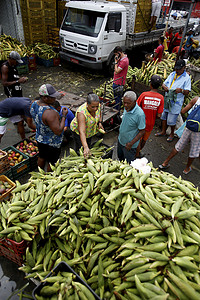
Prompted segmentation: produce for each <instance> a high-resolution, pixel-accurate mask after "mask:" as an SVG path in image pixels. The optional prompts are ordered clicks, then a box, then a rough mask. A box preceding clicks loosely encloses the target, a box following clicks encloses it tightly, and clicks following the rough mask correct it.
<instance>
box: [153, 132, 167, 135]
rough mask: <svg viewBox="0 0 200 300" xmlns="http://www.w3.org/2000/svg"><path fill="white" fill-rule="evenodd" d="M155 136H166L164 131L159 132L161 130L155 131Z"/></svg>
mask: <svg viewBox="0 0 200 300" xmlns="http://www.w3.org/2000/svg"><path fill="white" fill-rule="evenodd" d="M155 136H166V133H164V134H163V133H161V132H157V133H155Z"/></svg>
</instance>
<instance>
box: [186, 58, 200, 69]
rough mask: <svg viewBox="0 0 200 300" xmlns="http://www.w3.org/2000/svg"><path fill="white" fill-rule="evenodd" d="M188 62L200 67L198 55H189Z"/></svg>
mask: <svg viewBox="0 0 200 300" xmlns="http://www.w3.org/2000/svg"><path fill="white" fill-rule="evenodd" d="M189 62H190V63H191V64H192V65H193V66H195V67H198V68H199V67H200V57H199V58H198V59H195V58H194V57H191V58H190V60H189Z"/></svg>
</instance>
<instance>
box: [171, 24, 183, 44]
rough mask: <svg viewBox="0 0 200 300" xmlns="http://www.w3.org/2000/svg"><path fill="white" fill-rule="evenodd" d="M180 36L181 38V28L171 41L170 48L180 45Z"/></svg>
mask: <svg viewBox="0 0 200 300" xmlns="http://www.w3.org/2000/svg"><path fill="white" fill-rule="evenodd" d="M182 36H183V27H181V28H180V29H179V32H177V33H176V34H175V35H174V37H173V39H172V48H174V47H176V46H180V43H181V39H182Z"/></svg>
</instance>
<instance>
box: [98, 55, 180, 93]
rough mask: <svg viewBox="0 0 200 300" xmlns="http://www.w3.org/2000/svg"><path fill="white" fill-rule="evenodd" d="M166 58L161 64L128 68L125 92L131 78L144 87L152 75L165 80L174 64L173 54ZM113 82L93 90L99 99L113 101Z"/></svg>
mask: <svg viewBox="0 0 200 300" xmlns="http://www.w3.org/2000/svg"><path fill="white" fill-rule="evenodd" d="M166 56H167V57H166V58H165V59H163V60H162V61H161V62H159V63H158V62H157V61H153V60H152V61H149V62H148V63H147V64H145V63H143V64H142V68H141V69H138V68H136V67H135V68H132V67H131V66H129V67H128V72H127V76H126V85H125V88H124V89H125V90H126V89H128V88H130V87H131V83H132V80H133V76H135V78H136V81H138V82H142V83H144V84H146V85H149V80H150V78H151V76H152V75H154V74H158V75H159V76H160V77H161V78H162V79H163V80H164V79H166V78H167V76H168V75H169V74H170V73H171V72H172V71H173V69H174V64H175V54H174V53H172V54H167V53H166ZM112 84H113V80H112V79H110V81H108V82H104V83H103V84H101V85H100V87H99V88H97V89H95V90H94V93H96V94H97V95H98V96H99V97H105V98H106V99H114V95H113V88H112Z"/></svg>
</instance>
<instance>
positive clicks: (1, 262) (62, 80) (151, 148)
mask: <svg viewBox="0 0 200 300" xmlns="http://www.w3.org/2000/svg"><path fill="white" fill-rule="evenodd" d="M28 78H29V80H28V82H27V83H26V84H24V85H23V91H24V96H28V97H30V98H31V99H33V98H34V97H36V96H38V89H39V87H40V85H41V84H43V83H51V84H53V85H54V86H55V88H57V89H58V90H62V91H68V92H71V93H74V94H76V95H79V96H83V97H85V96H86V95H87V93H88V92H90V91H92V90H93V89H94V88H96V87H98V86H99V85H100V84H101V83H103V82H104V81H105V80H108V79H109V78H106V77H104V75H103V73H98V74H97V73H95V72H93V73H91V72H90V71H88V70H84V69H77V67H76V66H74V65H73V66H69V65H67V64H64V65H62V66H59V67H52V68H48V69H47V68H44V67H38V70H37V71H34V72H32V73H30V74H28ZM4 98H5V97H4V94H3V88H2V86H0V100H3V99H4ZM159 126H160V122H159V121H158V122H157V124H156V127H155V129H154V130H153V132H152V135H151V136H150V138H149V140H148V142H147V144H146V146H145V148H144V153H145V156H146V157H147V159H148V160H149V161H152V162H153V164H154V166H155V167H158V165H159V164H160V163H162V161H163V160H164V159H165V158H166V156H167V155H168V154H169V153H170V151H171V150H172V148H173V146H174V144H175V143H176V141H177V139H175V140H174V141H173V142H172V143H167V141H166V138H164V137H159V138H156V137H155V136H154V133H155V132H156V131H158V130H159ZM29 135H30V134H27V136H29ZM117 136H118V131H117V130H114V131H112V132H110V133H108V134H106V135H105V136H104V142H105V143H106V144H108V145H109V146H111V145H114V146H115V148H114V154H113V158H114V159H116V158H117V155H116V143H117ZM19 141H20V136H19V135H18V134H17V133H16V129H15V128H14V126H13V125H12V124H11V123H9V124H8V128H7V132H6V134H5V136H4V137H3V139H2V143H1V145H0V148H1V149H3V148H4V147H7V146H10V145H13V144H15V143H17V142H19ZM69 147H73V143H72V141H69V144H68V145H67V146H65V147H63V148H62V153H64V151H65V150H67V151H68V149H69ZM188 150H189V147H187V148H186V149H185V150H184V152H183V153H180V154H179V155H177V156H176V157H175V158H174V160H173V161H172V162H171V167H170V168H169V170H168V171H169V172H172V173H173V174H174V175H176V176H180V175H181V176H182V177H183V178H184V179H187V180H189V181H191V182H193V183H194V184H195V185H196V186H198V187H200V164H199V162H200V161H199V160H196V161H194V164H193V171H192V172H191V173H190V174H188V175H184V174H183V173H182V171H183V169H184V167H185V164H186V161H187V155H188ZM27 178H28V176H25V177H23V178H22V180H23V181H26V180H27ZM26 282H27V281H25V280H24V276H23V273H21V272H19V271H18V270H17V267H16V265H15V264H13V263H10V262H9V261H7V260H6V259H4V258H2V257H0V300H4V299H7V297H8V296H10V295H11V293H12V291H14V290H16V289H18V288H20V287H22V286H23V285H24V284H25V283H26ZM32 288H33V285H31V286H30V287H29V291H30V290H32ZM17 299H19V298H18V296H17V295H15V296H13V297H12V298H11V300H17Z"/></svg>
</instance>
